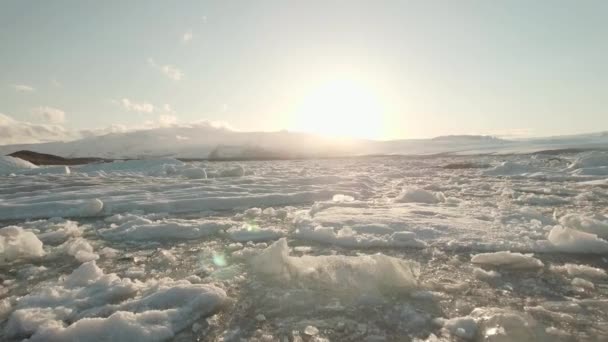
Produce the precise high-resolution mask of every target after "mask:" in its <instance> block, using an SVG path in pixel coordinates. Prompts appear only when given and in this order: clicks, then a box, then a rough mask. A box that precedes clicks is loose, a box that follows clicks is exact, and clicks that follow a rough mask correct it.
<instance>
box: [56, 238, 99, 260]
mask: <svg viewBox="0 0 608 342" xmlns="http://www.w3.org/2000/svg"><path fill="white" fill-rule="evenodd" d="M59 247H60V248H62V249H64V250H65V252H66V253H67V254H69V255H71V256H73V257H74V258H76V260H78V261H80V262H87V261H91V260H97V259H99V255H97V254H95V253H94V250H93V246H91V244H90V243H89V242H88V241H87V240H86V239H83V238H75V239H71V240H68V241H67V242H66V243H64V244H63V245H61V246H59Z"/></svg>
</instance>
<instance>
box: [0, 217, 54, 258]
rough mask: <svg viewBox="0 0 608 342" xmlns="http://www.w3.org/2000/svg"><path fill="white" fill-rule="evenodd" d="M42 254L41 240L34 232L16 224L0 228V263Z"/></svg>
mask: <svg viewBox="0 0 608 342" xmlns="http://www.w3.org/2000/svg"><path fill="white" fill-rule="evenodd" d="M43 255H44V250H43V249H42V242H41V241H40V240H39V239H38V238H37V237H36V235H35V234H34V233H32V232H29V231H25V230H23V228H21V227H17V226H8V227H4V228H2V229H0V264H2V263H5V262H8V261H13V260H16V259H21V258H37V257H41V256H43Z"/></svg>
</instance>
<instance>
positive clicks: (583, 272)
mask: <svg viewBox="0 0 608 342" xmlns="http://www.w3.org/2000/svg"><path fill="white" fill-rule="evenodd" d="M551 270H553V271H556V272H566V273H568V275H570V276H574V277H586V278H596V279H603V278H606V277H607V275H606V271H605V270H603V269H601V268H595V267H592V266H587V265H578V264H565V265H564V266H553V267H551Z"/></svg>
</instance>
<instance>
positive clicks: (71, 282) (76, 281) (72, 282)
mask: <svg viewBox="0 0 608 342" xmlns="http://www.w3.org/2000/svg"><path fill="white" fill-rule="evenodd" d="M102 276H103V271H102V270H101V268H99V267H97V264H96V263H95V261H88V262H85V263H83V264H82V265H80V267H78V268H77V269H75V270H74V271H73V272H72V273H71V274H70V275H69V276H68V277H67V278H66V279H65V281H64V284H65V286H66V287H79V286H80V287H82V286H87V285H90V284H92V283H94V282H96V281H97V280H99V278H101V277H102Z"/></svg>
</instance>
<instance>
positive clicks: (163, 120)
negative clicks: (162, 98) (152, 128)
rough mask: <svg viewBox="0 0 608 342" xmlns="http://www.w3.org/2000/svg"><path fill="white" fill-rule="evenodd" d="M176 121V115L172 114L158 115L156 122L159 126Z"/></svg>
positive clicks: (172, 123)
mask: <svg viewBox="0 0 608 342" xmlns="http://www.w3.org/2000/svg"><path fill="white" fill-rule="evenodd" d="M176 123H177V117H175V116H174V115H164V114H163V115H161V116H159V117H158V124H159V125H160V126H161V127H165V126H172V125H175V124H176Z"/></svg>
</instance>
